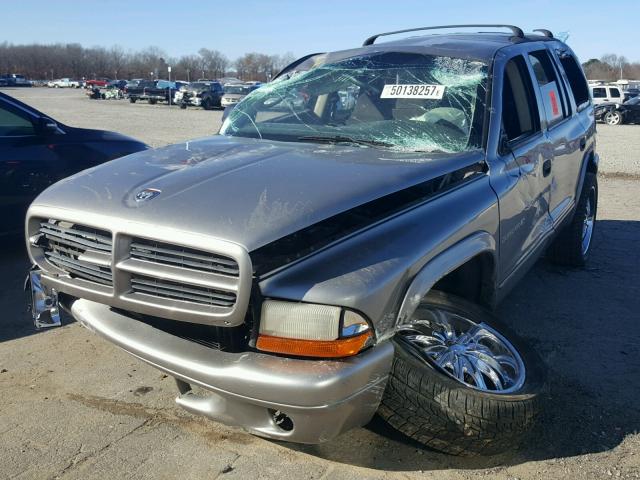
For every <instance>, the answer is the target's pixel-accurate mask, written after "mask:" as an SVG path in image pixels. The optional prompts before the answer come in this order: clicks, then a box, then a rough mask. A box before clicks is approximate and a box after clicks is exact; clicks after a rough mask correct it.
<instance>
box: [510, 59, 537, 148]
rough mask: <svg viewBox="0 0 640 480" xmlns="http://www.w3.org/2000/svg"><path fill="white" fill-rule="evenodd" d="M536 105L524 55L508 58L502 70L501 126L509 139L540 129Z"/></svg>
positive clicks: (520, 137)
mask: <svg viewBox="0 0 640 480" xmlns="http://www.w3.org/2000/svg"><path fill="white" fill-rule="evenodd" d="M539 119H540V117H539V114H538V106H537V103H536V100H535V95H534V93H533V84H532V83H531V76H530V75H529V70H528V68H527V65H526V63H525V61H524V57H522V56H517V57H514V58H512V59H511V60H509V62H508V63H507V65H506V66H505V71H504V85H503V91H502V126H503V128H504V133H505V134H506V136H507V139H508V140H509V141H513V140H519V139H522V138H524V137H527V136H529V135H532V134H534V133H536V132H538V131H540V121H539Z"/></svg>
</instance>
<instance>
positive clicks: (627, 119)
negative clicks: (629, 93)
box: [595, 96, 640, 125]
mask: <svg viewBox="0 0 640 480" xmlns="http://www.w3.org/2000/svg"><path fill="white" fill-rule="evenodd" d="M595 116H596V120H601V121H603V122H604V123H606V124H607V125H622V124H623V123H640V96H638V97H634V98H632V99H631V100H628V101H626V102H624V103H623V104H622V105H618V104H611V103H604V104H601V105H598V106H597V107H596V111H595Z"/></svg>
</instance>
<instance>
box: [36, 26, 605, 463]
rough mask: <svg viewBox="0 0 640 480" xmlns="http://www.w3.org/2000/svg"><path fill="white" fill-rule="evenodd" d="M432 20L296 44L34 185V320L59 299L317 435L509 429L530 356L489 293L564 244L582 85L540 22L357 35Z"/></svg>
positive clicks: (587, 203)
mask: <svg viewBox="0 0 640 480" xmlns="http://www.w3.org/2000/svg"><path fill="white" fill-rule="evenodd" d="M469 27H480V29H482V30H484V31H483V32H482V33H460V32H461V31H462V30H463V29H468V28H469ZM433 28H443V27H430V28H423V29H412V30H404V31H400V32H390V33H385V34H380V35H375V36H373V37H371V38H369V39H367V40H366V41H365V43H364V45H363V46H362V47H360V48H354V49H350V50H344V51H339V52H332V53H326V54H315V55H310V56H307V57H304V58H302V59H300V60H299V61H297V62H294V63H293V64H291V65H290V66H289V67H287V68H286V69H285V70H284V71H283V72H281V73H280V74H279V75H278V76H277V77H276V78H275V80H274V81H272V82H271V83H269V84H267V85H265V86H263V87H262V88H260V89H259V90H256V91H255V92H252V93H251V94H250V95H249V96H247V97H246V98H245V99H244V100H242V101H241V102H240V103H238V105H237V106H235V108H233V109H227V110H228V112H227V113H228V114H227V115H226V118H225V121H224V123H223V126H222V128H221V131H220V134H219V135H217V136H214V137H211V138H207V139H202V140H197V141H191V142H187V143H183V144H177V145H172V146H168V147H165V148H160V149H157V150H148V151H145V152H140V153H137V154H133V155H130V156H127V157H124V158H122V159H119V160H115V161H112V162H110V163H108V164H105V165H101V166H99V167H96V168H93V169H91V170H87V171H85V172H82V173H79V174H77V175H75V176H73V177H70V178H68V179H66V180H63V181H61V182H60V183H58V184H56V185H53V186H52V187H50V188H49V189H47V190H46V191H45V192H44V193H42V194H41V195H40V196H39V197H38V198H37V199H36V200H35V202H34V203H33V204H32V205H31V207H30V209H29V212H28V216H27V227H26V229H27V232H26V236H27V244H28V249H29V253H30V256H31V259H32V261H33V263H34V267H33V270H32V271H31V273H30V277H31V280H32V282H31V283H32V293H33V307H34V317H35V319H36V322H37V324H38V325H40V326H46V325H56V324H59V312H58V306H61V307H63V308H65V309H67V310H68V311H70V312H71V315H73V317H74V318H75V319H77V320H78V321H79V322H80V323H81V324H83V325H84V326H86V327H87V328H89V329H90V330H92V331H94V332H95V333H97V334H98V335H101V336H103V337H105V338H106V339H107V340H110V341H111V342H113V343H115V344H116V345H117V346H119V347H121V348H122V349H124V350H126V351H127V352H129V353H131V354H133V355H134V356H136V357H138V358H139V359H140V360H142V361H145V362H147V363H149V364H151V365H153V366H155V367H157V368H158V369H160V370H162V371H164V372H166V373H168V374H169V375H172V376H173V377H175V378H176V380H177V384H178V389H179V396H178V397H177V399H176V401H177V403H178V404H179V405H181V406H182V407H184V408H186V409H187V410H189V411H191V412H195V413H199V414H203V415H206V416H208V417H210V418H212V419H214V420H216V421H220V422H224V423H227V424H231V425H239V426H242V427H244V428H245V429H247V430H248V431H249V432H252V433H254V434H256V435H260V436H264V437H269V438H273V439H279V440H287V441H292V442H304V443H318V442H324V441H327V440H330V439H332V438H334V437H336V436H337V435H339V434H341V433H342V432H345V431H346V430H349V429H351V428H354V427H359V426H362V425H364V424H366V423H367V422H369V421H370V420H371V418H372V417H373V415H374V414H376V413H378V414H379V415H380V416H381V417H382V418H383V419H385V420H386V421H387V422H388V423H389V424H390V425H392V426H393V427H395V428H396V429H398V430H399V431H401V432H403V433H404V434H406V435H408V436H410V437H412V438H414V439H415V440H417V441H419V442H422V443H423V444H424V445H427V446H430V447H432V448H435V449H438V450H441V451H444V452H448V453H453V454H461V455H471V454H491V453H495V452H498V451H501V450H504V449H506V448H509V447H511V446H513V445H516V444H517V443H518V441H519V440H520V439H521V438H522V436H523V434H524V433H525V432H526V431H527V430H528V429H529V428H530V427H531V425H532V424H533V422H534V420H535V418H536V415H537V413H538V411H539V409H540V401H541V399H542V398H541V397H542V392H543V386H544V382H545V380H544V378H545V376H544V373H543V372H544V369H543V368H542V364H541V361H540V359H539V358H538V357H537V356H536V354H535V353H534V352H533V351H532V350H531V349H529V348H528V347H527V346H526V345H525V344H524V343H523V342H522V341H520V340H519V339H518V338H517V336H516V335H514V334H513V333H512V332H511V331H510V330H509V327H508V326H506V325H505V324H504V323H503V322H501V321H499V320H497V319H496V318H494V317H493V316H492V315H491V313H489V312H490V310H491V308H493V307H494V306H495V305H496V304H497V303H498V302H499V301H500V300H502V299H503V298H504V297H505V296H506V295H507V293H508V292H509V290H510V289H511V288H512V287H513V286H514V285H515V284H516V282H517V281H518V279H520V278H521V277H522V276H523V275H524V274H525V273H526V272H527V270H528V269H529V268H530V267H531V266H532V265H533V263H534V262H535V261H536V260H537V259H538V258H539V257H540V256H541V255H543V254H545V255H546V257H547V258H549V259H550V260H551V261H554V262H558V263H561V264H565V265H572V266H581V265H584V264H585V262H586V261H587V259H588V257H589V252H590V250H591V245H592V243H591V238H592V235H593V231H594V226H595V217H596V209H597V198H598V194H597V192H598V190H597V181H596V172H597V168H598V156H597V154H596V152H595V123H594V117H593V106H592V104H591V100H590V97H589V90H588V87H587V82H586V80H585V77H584V75H583V72H582V70H581V67H580V63H579V62H578V60H577V59H576V57H575V55H574V54H573V52H572V51H571V49H570V48H569V47H568V46H567V45H565V44H564V43H562V42H560V41H559V40H556V39H555V38H554V37H553V35H552V34H551V32H549V31H546V30H541V31H539V33H535V34H524V33H523V31H522V30H521V29H520V28H517V27H514V26H503V25H475V26H453V27H451V26H449V27H446V28H453V29H454V30H455V31H456V33H452V34H439V35H422V36H414V37H411V38H404V39H401V40H396V41H391V42H384V43H380V42H378V41H377V40H378V39H379V37H382V36H387V35H391V34H394V35H397V34H401V33H405V32H412V31H417V30H425V31H428V30H431V29H433ZM500 28H506V29H507V30H508V31H507V33H500V31H499V30H500ZM488 30H490V31H488ZM540 301H544V299H540ZM503 320H504V321H505V323H508V319H503ZM196 387H197V388H196Z"/></svg>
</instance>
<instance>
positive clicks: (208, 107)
mask: <svg viewBox="0 0 640 480" xmlns="http://www.w3.org/2000/svg"><path fill="white" fill-rule="evenodd" d="M202 108H204V109H205V110H211V109H212V108H213V106H212V105H211V100H210V99H209V98H204V99H203V100H202Z"/></svg>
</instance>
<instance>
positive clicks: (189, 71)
mask: <svg viewBox="0 0 640 480" xmlns="http://www.w3.org/2000/svg"><path fill="white" fill-rule="evenodd" d="M190 73H191V70H189V69H188V68H187V83H191V76H190V75H189V74H190Z"/></svg>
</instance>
